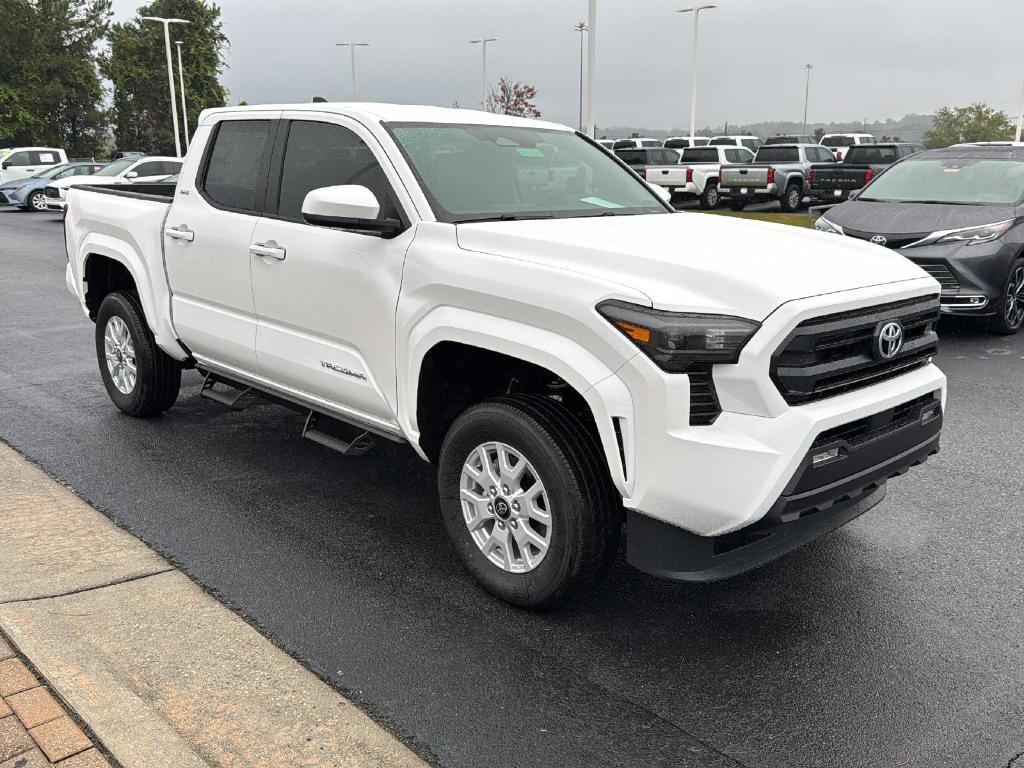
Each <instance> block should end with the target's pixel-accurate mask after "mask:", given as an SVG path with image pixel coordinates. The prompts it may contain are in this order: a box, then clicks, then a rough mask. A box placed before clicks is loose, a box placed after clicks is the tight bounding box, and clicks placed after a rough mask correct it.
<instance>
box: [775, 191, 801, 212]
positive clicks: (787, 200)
mask: <svg viewBox="0 0 1024 768" xmlns="http://www.w3.org/2000/svg"><path fill="white" fill-rule="evenodd" d="M801 202H803V194H802V193H801V192H800V187H799V186H798V185H797V184H790V185H789V186H788V187H786V191H785V192H784V193H783V195H782V199H781V200H779V203H780V204H781V205H782V210H783V211H785V212H786V213H794V212H796V211H798V210H800V203H801Z"/></svg>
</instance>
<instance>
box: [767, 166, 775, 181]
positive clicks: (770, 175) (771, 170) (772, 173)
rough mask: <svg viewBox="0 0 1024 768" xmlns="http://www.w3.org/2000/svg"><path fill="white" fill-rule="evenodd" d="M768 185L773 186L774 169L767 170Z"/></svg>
mask: <svg viewBox="0 0 1024 768" xmlns="http://www.w3.org/2000/svg"><path fill="white" fill-rule="evenodd" d="M768 183H769V184H774V183H775V169H774V168H771V167H769V168H768Z"/></svg>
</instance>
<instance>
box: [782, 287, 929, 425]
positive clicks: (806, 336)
mask: <svg viewBox="0 0 1024 768" xmlns="http://www.w3.org/2000/svg"><path fill="white" fill-rule="evenodd" d="M938 319H939V298H938V296H925V297H922V298H918V299H912V300H909V301H901V302H894V303H891V304H882V305H878V306H874V307H867V308H865V309H858V310H853V311H850V312H840V313H837V314H832V315H825V316H824V317H817V318H813V319H811V320H805V321H804V322H802V323H800V325H798V326H797V327H796V329H795V330H794V331H793V332H792V333H791V334H790V335H789V336H788V337H787V338H786V340H785V341H784V342H783V343H782V345H781V346H780V347H779V349H778V351H776V353H775V354H774V355H773V356H772V366H771V377H772V381H773V382H775V386H776V388H778V390H779V392H780V393H781V394H782V396H783V398H785V400H786V402H787V403H789V404H790V405H802V404H804V403H809V402H813V401H816V400H822V399H824V398H827V397H835V396H836V395H841V394H845V393H846V392H852V391H853V390H856V389H861V388H862V387H867V386H870V385H872V384H877V383H878V382H880V381H885V380H886V379H891V378H893V377H895V376H900V375H902V374H904V373H907V372H909V371H911V370H913V369H915V368H919V367H921V366H923V365H927V363H928V361H929V360H930V359H931V358H932V357H933V356H934V355H935V354H936V353H937V351H938V341H939V338H938V334H937V333H936V331H935V326H936V324H937V323H938ZM889 320H899V321H900V322H901V323H902V325H903V337H904V343H903V349H902V350H901V351H900V352H899V354H897V355H896V357H894V358H892V359H891V360H879V359H877V358H876V357H875V355H874V352H873V350H874V346H875V333H876V331H877V329H878V328H879V325H880V324H881V323H883V322H887V321H889Z"/></svg>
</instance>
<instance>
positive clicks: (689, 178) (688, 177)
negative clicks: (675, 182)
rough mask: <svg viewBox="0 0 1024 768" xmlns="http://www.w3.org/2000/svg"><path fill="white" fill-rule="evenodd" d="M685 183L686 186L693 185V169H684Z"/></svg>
mask: <svg viewBox="0 0 1024 768" xmlns="http://www.w3.org/2000/svg"><path fill="white" fill-rule="evenodd" d="M686 183H687V184H692V183H693V168H687V169H686Z"/></svg>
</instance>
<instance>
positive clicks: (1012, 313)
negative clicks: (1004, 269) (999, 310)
mask: <svg viewBox="0 0 1024 768" xmlns="http://www.w3.org/2000/svg"><path fill="white" fill-rule="evenodd" d="M1005 316H1006V324H1007V325H1009V326H1010V327H1011V328H1018V327H1020V325H1021V324H1024V264H1018V265H1017V267H1016V268H1015V269H1014V270H1013V272H1011V273H1010V279H1009V280H1008V281H1007V283H1006V308H1005Z"/></svg>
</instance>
